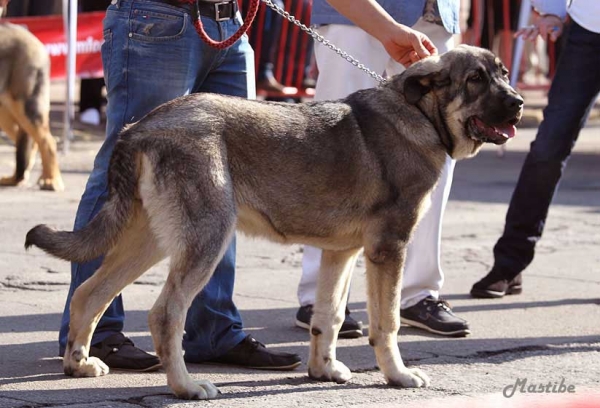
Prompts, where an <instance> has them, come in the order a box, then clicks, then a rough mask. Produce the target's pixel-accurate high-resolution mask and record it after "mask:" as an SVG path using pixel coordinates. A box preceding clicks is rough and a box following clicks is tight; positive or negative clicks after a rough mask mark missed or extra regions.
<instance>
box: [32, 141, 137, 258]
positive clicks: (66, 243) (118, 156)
mask: <svg viewBox="0 0 600 408" xmlns="http://www.w3.org/2000/svg"><path fill="white" fill-rule="evenodd" d="M122 136H123V135H122ZM110 163H111V164H110V167H109V173H108V200H107V201H106V203H105V204H104V205H103V206H102V209H101V210H100V211H99V212H98V214H96V216H95V217H94V218H93V219H92V220H91V221H90V222H89V223H88V224H87V225H86V226H85V227H84V228H82V229H80V230H77V231H73V232H70V231H57V230H55V229H52V228H50V227H48V226H47V225H43V224H42V225H38V226H36V227H34V228H32V229H31V230H30V231H29V232H28V233H27V237H26V238H25V249H28V248H29V247H31V246H32V245H35V246H36V247H38V248H40V249H42V250H43V251H44V252H47V253H48V254H50V255H53V256H56V257H58V258H61V259H64V260H66V261H71V262H87V261H91V260H92V259H95V258H97V257H99V256H101V255H104V254H106V253H107V252H108V250H109V249H110V248H112V247H113V246H114V245H115V243H116V242H117V240H118V239H119V238H120V236H121V233H122V231H123V229H124V227H125V226H126V225H127V223H128V222H129V219H130V217H131V215H132V214H133V209H134V199H135V192H136V187H137V180H138V168H139V166H138V160H136V152H135V149H134V148H133V146H132V143H131V142H130V141H126V140H123V138H121V139H120V140H119V141H118V142H117V144H116V146H115V148H114V150H113V154H112V157H111V161H110Z"/></svg>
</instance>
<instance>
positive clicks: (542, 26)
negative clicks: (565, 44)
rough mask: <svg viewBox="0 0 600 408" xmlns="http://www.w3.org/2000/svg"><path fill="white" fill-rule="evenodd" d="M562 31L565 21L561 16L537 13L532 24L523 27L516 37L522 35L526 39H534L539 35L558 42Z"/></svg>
mask: <svg viewBox="0 0 600 408" xmlns="http://www.w3.org/2000/svg"><path fill="white" fill-rule="evenodd" d="M562 32H563V22H562V20H561V19H560V17H558V16H555V15H553V14H547V15H545V16H540V15H537V17H535V18H534V21H533V24H532V25H530V26H528V27H523V28H521V29H519V30H518V31H517V32H516V33H515V38H516V37H518V36H521V37H523V39H525V40H530V41H534V40H535V39H536V37H537V36H538V35H539V36H540V37H542V38H543V39H548V38H549V39H550V41H552V42H556V40H557V39H558V37H560V35H561V34H562Z"/></svg>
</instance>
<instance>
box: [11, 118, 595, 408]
mask: <svg viewBox="0 0 600 408" xmlns="http://www.w3.org/2000/svg"><path fill="white" fill-rule="evenodd" d="M101 133H102V132H101V131H98V129H96V130H95V131H90V129H86V128H80V129H79V130H78V131H77V139H76V141H75V142H74V143H72V145H71V150H70V151H69V152H68V154H62V155H61V156H60V163H61V168H62V169H63V176H64V179H65V184H66V186H67V190H66V191H65V192H64V193H49V192H42V191H39V190H38V189H37V188H35V186H33V185H30V186H26V187H22V188H10V189H2V190H0V305H1V307H0V408H4V407H55V406H72V407H90V408H91V407H109V406H111V407H123V408H125V407H140V406H141V407H166V406H173V405H178V406H179V405H181V406H185V407H187V406H189V407H192V406H193V407H196V406H198V407H267V406H269V407H338V406H339V407H345V406H357V407H359V406H360V407H380V408H381V407H397V406H403V407H420V408H425V407H438V406H444V407H508V406H510V407H517V406H518V407H534V406H539V407H565V406H569V407H583V406H587V407H600V294H599V293H600V267H599V265H600V251H599V250H598V245H599V242H600V199H599V198H600V194H599V193H600V167H599V165H598V163H599V160H598V159H599V157H600V143H599V139H598V137H599V136H600V128H598V127H595V126H588V127H587V128H586V129H585V130H584V131H583V132H582V134H581V137H580V140H579V142H578V144H577V146H576V148H575V150H574V153H573V156H572V158H571V160H570V162H569V166H568V168H567V171H566V174H565V176H564V179H563V181H562V184H561V187H560V191H559V193H558V195H557V197H556V199H555V202H554V204H553V206H552V208H551V210H550V215H549V217H548V223H547V225H546V231H545V235H544V238H543V239H542V240H541V242H540V243H539V245H538V251H537V256H536V259H535V260H534V262H533V264H532V265H531V266H530V267H529V268H528V269H527V271H526V273H525V275H524V292H523V294H522V295H519V296H510V297H506V298H504V299H497V300H479V299H471V298H470V297H469V295H468V292H469V289H470V287H471V285H472V284H473V283H474V282H475V281H476V280H477V279H479V278H480V277H481V276H483V275H484V274H485V273H486V272H487V271H488V270H489V268H490V265H491V262H492V247H493V245H494V243H495V241H496V239H497V238H498V237H499V235H500V233H501V231H502V228H503V220H504V216H505V213H506V209H507V204H508V201H509V199H510V195H511V193H512V190H513V186H514V184H515V181H516V179H517V176H518V173H519V170H520V167H521V163H522V162H523V159H524V157H525V154H526V151H527V149H528V145H529V143H530V141H531V140H532V139H533V137H534V134H535V129H522V130H521V131H520V132H519V134H518V136H517V138H516V139H515V140H513V141H512V142H511V143H510V144H509V146H508V148H507V150H506V152H505V154H504V156H503V157H502V158H499V157H498V150H497V148H496V147H489V146H488V147H485V148H484V149H483V151H482V152H481V153H480V154H479V155H478V156H477V157H476V158H474V159H470V160H466V161H462V162H460V163H458V165H457V167H456V172H455V177H454V185H453V189H452V193H451V197H450V202H449V204H448V208H447V211H446V216H445V218H444V231H443V253H442V263H443V267H444V271H445V273H446V282H445V285H444V288H443V296H444V297H445V298H446V299H448V300H449V301H450V303H451V304H452V306H453V309H454V311H455V312H456V313H457V314H458V315H460V316H462V317H464V318H466V319H467V320H468V321H469V323H470V325H471V328H472V332H473V333H472V335H471V336H469V337H467V338H461V339H448V338H441V337H438V336H434V335H429V334H426V333H424V332H422V331H418V330H416V329H412V328H409V327H402V329H401V332H400V336H399V337H398V340H399V344H400V349H401V351H402V353H403V354H402V355H403V358H404V359H405V361H406V363H407V364H408V365H410V366H418V367H420V368H422V369H423V370H425V371H426V372H427V373H428V374H429V375H430V377H431V379H432V385H431V387H429V388H426V389H418V390H416V389H398V388H390V387H387V386H386V385H385V384H384V381H383V377H382V375H381V373H380V372H379V370H378V369H377V367H376V364H375V359H374V353H373V351H372V350H371V348H370V347H369V346H368V344H367V339H366V338H364V337H363V338H360V339H354V340H341V341H339V343H338V345H339V347H338V358H339V359H340V360H342V361H343V362H344V363H346V364H347V365H348V366H349V367H350V369H351V370H352V371H353V373H354V378H353V379H352V380H351V381H350V382H349V383H347V384H344V385H337V384H330V383H321V382H315V381H312V380H310V379H309V378H308V376H307V373H306V368H307V367H306V361H307V356H308V347H307V346H308V340H309V335H308V333H307V332H306V331H304V330H302V329H299V328H296V327H294V323H293V322H294V315H295V312H296V309H297V307H298V304H297V300H296V287H297V283H298V281H299V279H300V261H301V255H302V254H301V247H299V246H288V247H284V246H278V245H275V244H271V243H268V242H265V241H262V240H251V239H248V238H245V237H242V236H240V237H239V238H238V258H237V268H238V274H237V281H236V287H235V301H236V303H237V305H238V307H239V309H240V310H241V313H242V316H243V318H244V323H245V327H246V330H247V332H248V333H251V334H253V335H254V336H255V337H256V338H257V339H259V340H260V341H261V342H264V343H266V344H267V345H268V346H269V347H271V348H274V349H278V350H286V351H292V352H296V353H299V354H300V355H301V356H302V360H303V365H302V366H301V367H300V368H298V369H297V370H296V371H293V372H271V371H254V370H246V369H241V368H233V367H223V366H214V365H194V364H190V365H188V368H189V370H190V371H191V373H192V375H193V377H194V378H197V379H200V378H203V379H208V380H210V381H213V382H214V383H215V384H217V385H218V386H219V387H220V389H221V391H222V395H221V396H220V397H219V398H218V399H215V400H213V401H210V402H206V401H195V402H182V401H178V400H176V399H174V398H173V396H172V394H171V393H170V391H169V389H168V388H167V386H166V377H165V375H164V372H162V371H159V372H156V373H148V374H132V373H123V372H117V371H115V372H111V373H110V374H109V375H108V376H105V377H100V378H86V379H75V378H70V377H66V376H64V374H63V373H62V366H61V359H60V358H58V357H56V355H57V351H58V347H57V330H58V327H59V323H60V318H61V313H62V309H63V306H64V301H65V297H66V294H67V289H68V285H69V280H70V272H69V265H68V264H67V263H66V262H63V261H60V260H56V259H53V258H50V257H49V256H47V255H45V254H43V253H42V252H41V251H39V250H37V249H33V250H31V251H29V252H25V251H24V249H23V242H24V237H25V233H26V232H27V231H28V230H29V229H30V228H31V227H33V226H34V225H36V224H38V223H49V224H52V225H54V226H57V227H60V228H63V229H70V228H71V227H72V223H73V217H74V214H75V210H76V207H77V203H78V200H79V197H80V196H81V193H82V191H83V189H84V185H85V182H86V179H87V177H88V174H89V172H90V169H91V167H92V160H93V158H94V155H95V153H96V151H97V150H98V148H99V146H100V140H101V138H100V137H98V136H99V135H100V134H101ZM55 134H57V135H58V134H60V131H59V130H56V129H55ZM13 166H14V148H13V146H11V145H10V144H9V143H8V142H7V141H6V139H1V138H0V174H3V175H4V174H8V173H11V172H12V171H13ZM37 175H39V165H38V166H36V171H35V172H34V174H33V179H34V180H35V178H37ZM166 266H167V264H166V263H162V264H160V265H159V266H157V267H155V268H154V269H152V270H150V271H149V272H148V273H147V274H146V275H144V276H142V277H141V278H140V279H139V280H138V281H137V282H136V283H135V284H134V285H131V286H130V287H128V288H127V289H126V290H125V291H124V298H125V306H126V309H127V317H126V329H125V331H126V334H127V335H129V336H130V337H131V338H132V339H133V340H134V341H135V343H136V344H137V345H139V346H141V347H143V348H145V349H147V350H152V342H151V339H150V335H149V332H148V327H147V322H146V317H147V311H148V309H149V308H150V307H151V305H152V303H153V301H154V300H155V298H156V296H157V295H158V292H159V290H160V288H161V284H162V282H163V281H164V279H165V276H166V270H167V269H166ZM364 278H365V273H364V265H363V263H362V262H360V263H359V266H358V268H357V270H356V272H355V274H354V279H353V286H352V293H351V298H350V307H351V309H352V310H353V311H354V316H355V317H357V318H358V319H361V320H363V321H364V322H367V316H366V305H365V301H366V298H365V279H364ZM523 379H527V385H530V384H534V385H543V386H545V385H546V384H548V383H550V385H551V387H549V388H552V386H553V385H555V384H556V390H559V386H560V383H561V381H563V384H564V385H565V386H569V385H572V386H573V388H574V391H575V392H574V393H551V392H550V393H543V394H542V393H540V394H528V393H521V392H519V391H517V392H516V393H515V395H514V396H513V397H512V398H506V397H504V396H503V390H504V389H506V388H507V387H509V386H510V385H513V386H514V385H515V382H516V381H523ZM509 390H510V387H509Z"/></svg>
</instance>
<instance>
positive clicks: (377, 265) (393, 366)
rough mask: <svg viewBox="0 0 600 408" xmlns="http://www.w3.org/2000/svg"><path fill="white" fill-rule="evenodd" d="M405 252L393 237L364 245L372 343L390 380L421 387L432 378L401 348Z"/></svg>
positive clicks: (378, 361) (379, 363)
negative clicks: (410, 361)
mask: <svg viewBox="0 0 600 408" xmlns="http://www.w3.org/2000/svg"><path fill="white" fill-rule="evenodd" d="M405 254H406V249H405V244H404V243H399V242H394V241H391V242H379V243H377V244H375V245H373V246H371V247H365V257H366V258H367V290H368V298H369V300H368V310H369V344H370V345H371V346H372V347H373V348H374V349H375V356H376V358H377V364H378V365H379V368H380V369H381V371H382V372H383V374H384V375H385V378H386V380H387V382H388V384H390V385H394V386H402V387H417V388H418V387H423V386H427V385H429V378H428V377H427V375H426V374H425V373H423V372H422V371H421V370H419V369H418V368H412V369H409V368H407V367H406V366H405V365H404V362H403V361H402V358H401V357H400V350H399V348H398V330H399V329H400V290H401V286H402V285H401V284H402V269H403V267H404V258H405Z"/></svg>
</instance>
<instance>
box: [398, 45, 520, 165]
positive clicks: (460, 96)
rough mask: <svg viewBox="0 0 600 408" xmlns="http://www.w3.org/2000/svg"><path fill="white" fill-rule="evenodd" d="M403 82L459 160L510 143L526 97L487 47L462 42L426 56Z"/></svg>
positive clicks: (405, 90)
mask: <svg viewBox="0 0 600 408" xmlns="http://www.w3.org/2000/svg"><path fill="white" fill-rule="evenodd" d="M398 85H400V89H401V91H402V92H403V93H404V97H405V98H406V101H407V102H408V103H410V104H413V105H415V106H417V107H418V108H419V109H420V110H421V111H422V112H423V113H424V114H425V115H426V116H427V117H428V118H429V119H430V120H431V122H432V123H433V124H434V126H435V127H436V130H437V131H438V133H439V135H440V140H441V141H442V143H443V144H444V146H446V148H447V150H448V152H449V154H450V155H451V156H452V157H453V158H455V159H461V158H464V157H469V156H472V155H474V154H475V153H477V151H478V150H479V148H480V147H481V146H482V145H483V143H494V144H497V145H500V144H503V143H506V142H507V141H508V140H509V139H510V138H512V137H514V136H515V134H516V128H515V125H516V124H517V122H519V120H520V119H521V116H522V114H523V98H521V96H520V95H519V94H518V93H517V92H516V91H515V90H514V89H513V88H512V87H511V86H510V85H509V84H508V70H507V69H506V67H505V66H504V65H503V64H502V62H501V61H500V60H499V59H498V58H497V57H496V56H495V55H494V54H492V53H491V52H490V51H488V50H485V49H483V48H478V47H471V46H468V45H461V46H458V47H457V48H455V49H454V50H452V51H449V52H447V53H445V54H443V55H441V56H434V57H429V58H426V59H424V60H422V61H420V62H418V63H416V64H414V65H413V66H411V67H410V68H409V69H408V70H406V72H404V73H403V74H402V75H401V76H400V78H399V81H398Z"/></svg>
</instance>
